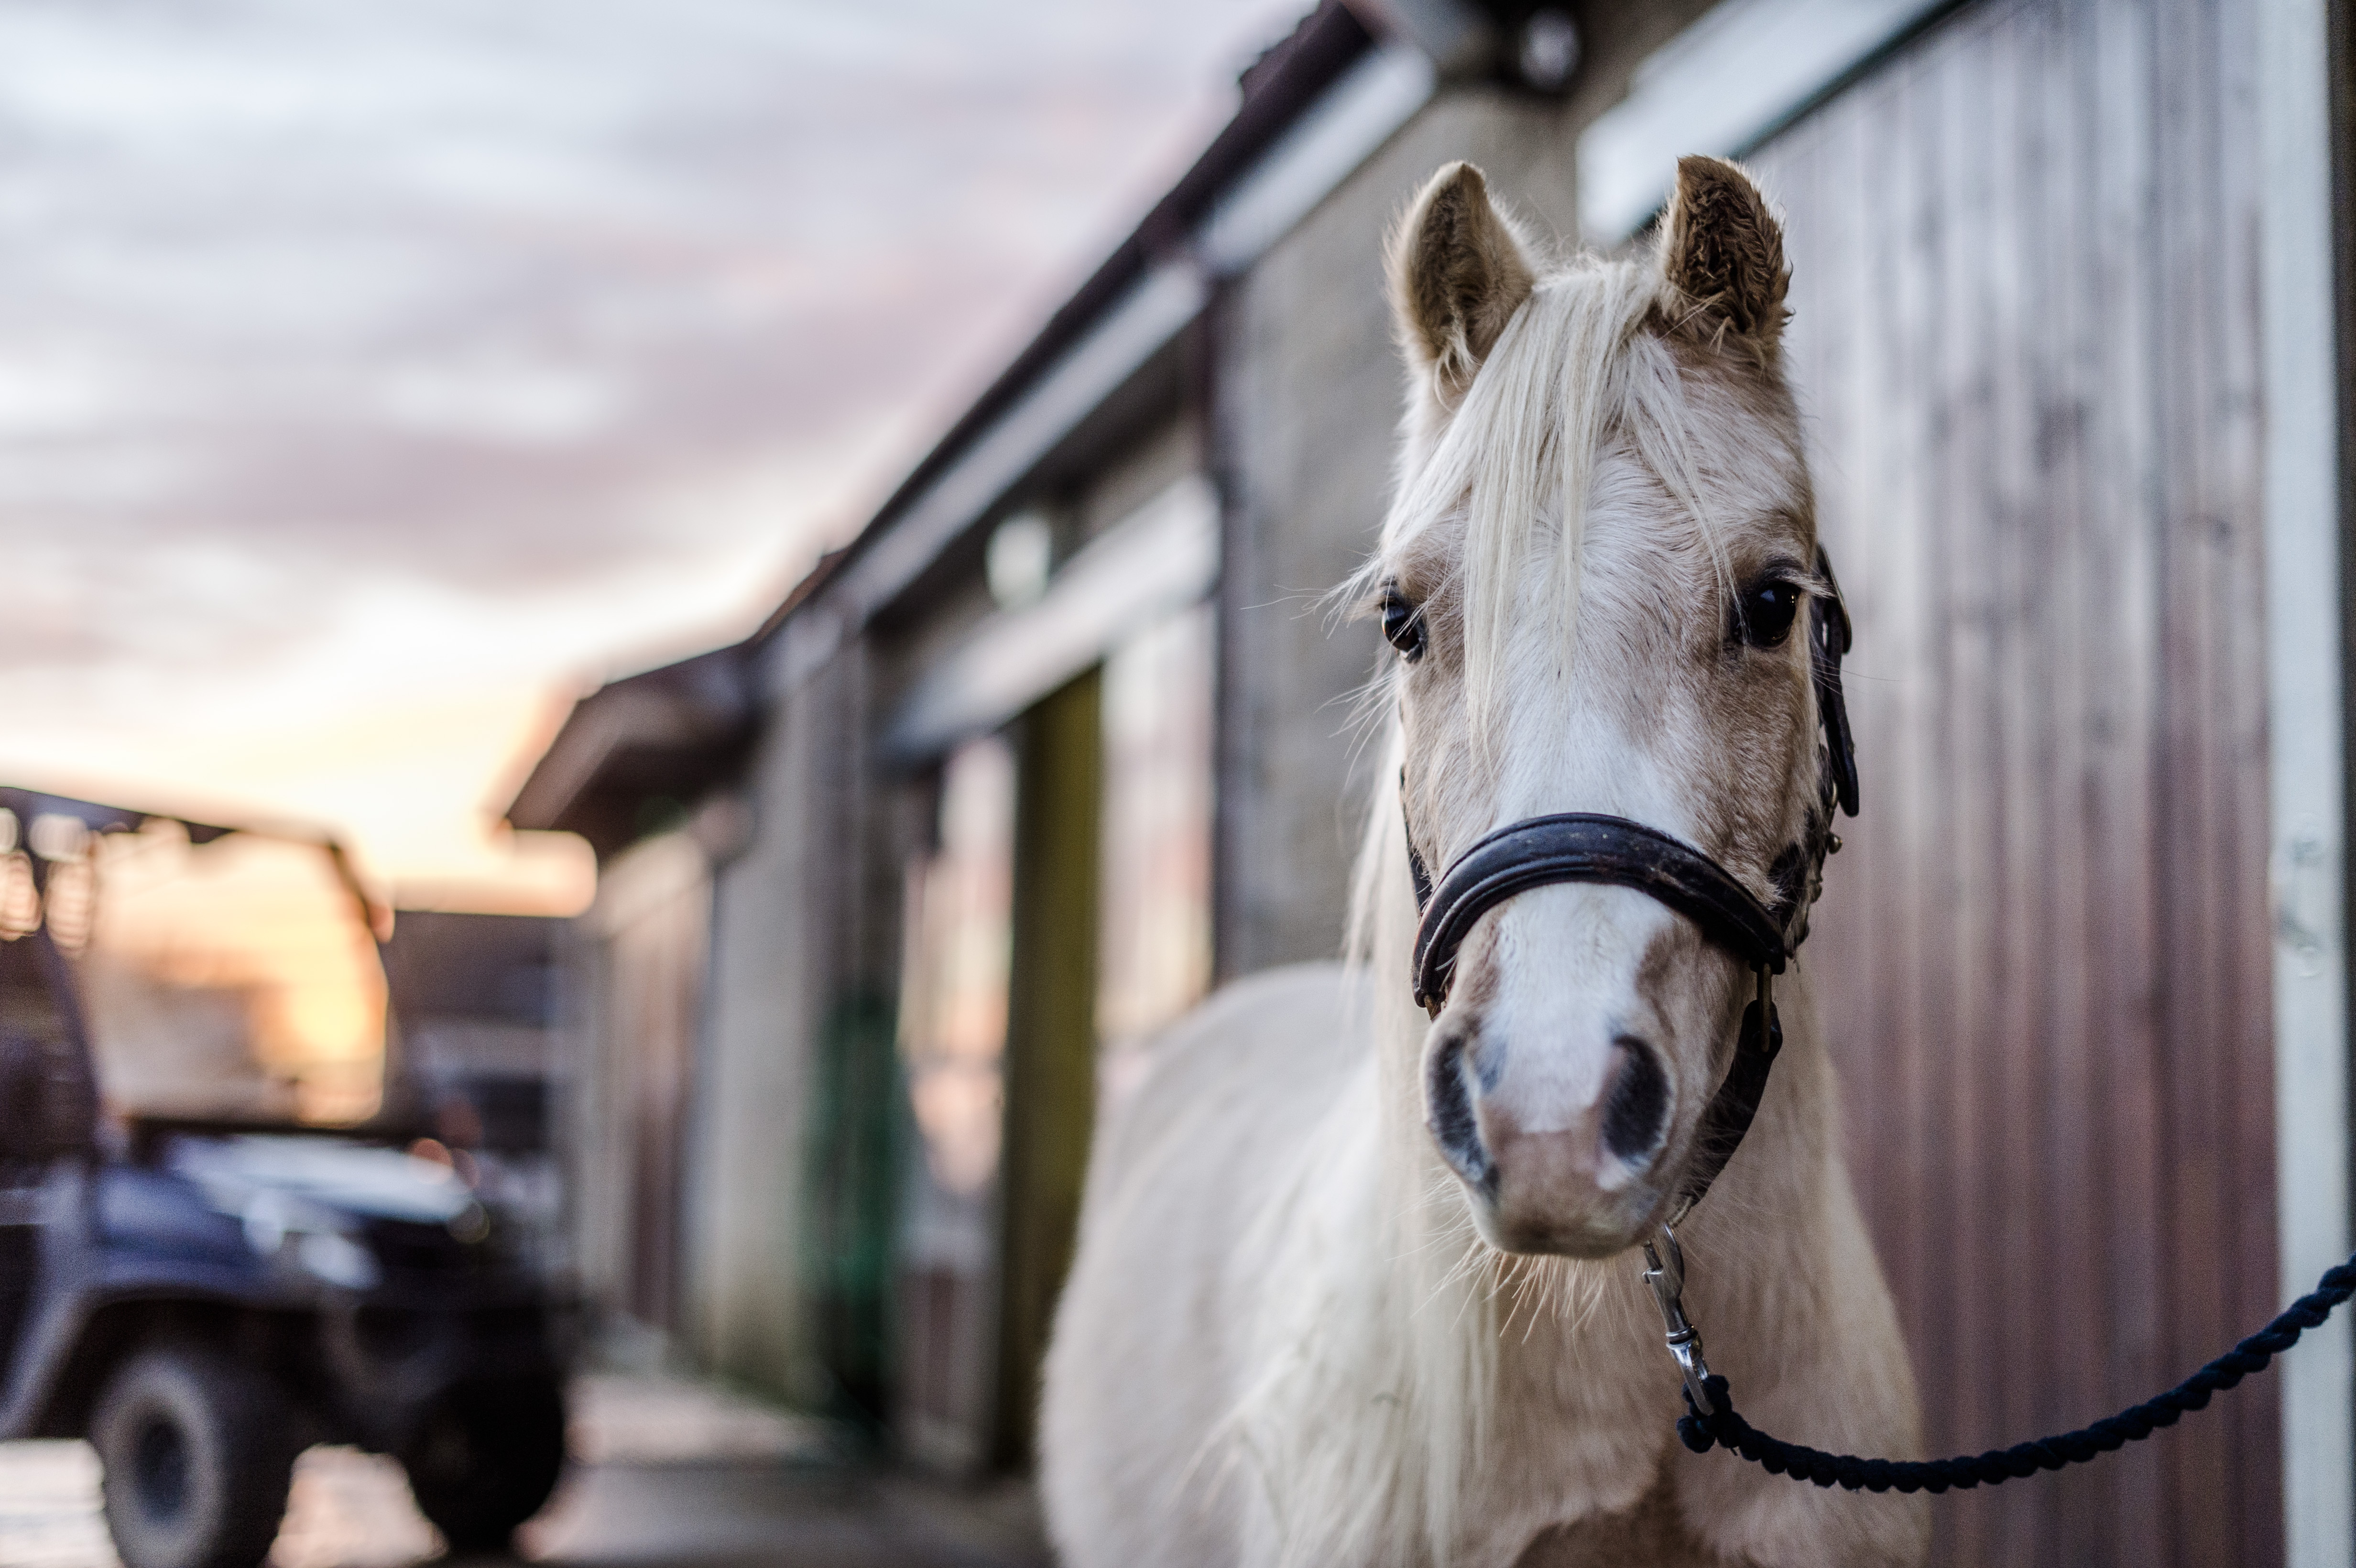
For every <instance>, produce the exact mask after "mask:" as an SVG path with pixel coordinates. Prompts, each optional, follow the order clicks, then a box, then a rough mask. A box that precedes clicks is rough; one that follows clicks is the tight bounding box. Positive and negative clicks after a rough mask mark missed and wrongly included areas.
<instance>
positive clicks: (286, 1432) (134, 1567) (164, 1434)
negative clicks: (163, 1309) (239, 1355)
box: [90, 1345, 300, 1568]
mask: <svg viewBox="0 0 2356 1568" xmlns="http://www.w3.org/2000/svg"><path fill="white" fill-rule="evenodd" d="M90 1440H91V1446H93V1447H95V1448H96V1449H97V1450H98V1457H99V1461H100V1463H101V1464H102V1466H103V1467H104V1468H105V1477H106V1478H105V1484H104V1494H105V1500H106V1529H107V1533H108V1534H110V1535H112V1537H113V1538H114V1550H115V1552H116V1553H117V1554H118V1555H120V1556H121V1557H122V1559H123V1563H124V1568H254V1565H255V1564H256V1563H260V1562H261V1561H262V1559H263V1558H264V1557H265V1556H267V1555H269V1552H270V1543H271V1542H272V1541H274V1540H276V1539H277V1537H278V1526H279V1523H280V1521H281V1520H284V1518H285V1515H286V1488H287V1484H288V1482H289V1480H290V1479H291V1478H292V1477H293V1475H294V1470H295V1454H296V1453H297V1451H298V1449H299V1446H300V1445H299V1440H298V1439H297V1438H296V1437H295V1421H294V1419H293V1412H292V1411H290V1410H289V1408H288V1406H287V1403H286V1398H285V1395H284V1392H281V1391H280V1389H279V1388H278V1386H277V1385H276V1384H275V1383H274V1382H273V1381H271V1379H270V1377H269V1375H268V1374H266V1373H263V1372H260V1371H253V1370H252V1369H249V1368H244V1367H241V1366H239V1365H237V1364H236V1363H235V1362H233V1361H231V1360H228V1359H227V1358H226V1357H222V1356H220V1355H217V1354H215V1353H214V1352H212V1351H210V1350H208V1349H202V1348H200V1347H197V1346H188V1345H157V1346H154V1347H151V1348H149V1349H144V1350H141V1351H139V1352H138V1353H137V1354H135V1355H134V1356H133V1357H132V1358H131V1359H130V1360H127V1361H125V1362H123V1365H122V1366H121V1367H120V1368H118V1369H117V1370H116V1371H115V1372H114V1375H113V1376H112V1378H110V1379H109V1380H108V1381H107V1384H106V1389H105V1392H103V1393H102V1394H101V1395H100V1396H99V1401H98V1406H97V1410H96V1413H95V1414H94V1415H93V1416H92V1417H91V1424H90Z"/></svg>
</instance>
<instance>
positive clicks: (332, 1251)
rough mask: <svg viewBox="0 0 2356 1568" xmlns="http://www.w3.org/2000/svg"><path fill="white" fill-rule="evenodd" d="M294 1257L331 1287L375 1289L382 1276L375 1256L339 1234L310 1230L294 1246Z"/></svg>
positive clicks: (359, 1244)
mask: <svg viewBox="0 0 2356 1568" xmlns="http://www.w3.org/2000/svg"><path fill="white" fill-rule="evenodd" d="M295 1261H296V1262H297V1263H300V1264H302V1265H303V1266H304V1268H305V1269H307V1270H308V1271H310V1273H312V1274H313V1275H316V1276H317V1277H318V1278H320V1279H323V1280H325V1281H327V1283H328V1284H329V1285H342V1286H343V1287H344V1288H345V1289H346V1290H373V1289H375V1288H376V1285H377V1281H378V1280H379V1279H380V1278H382V1277H383V1276H382V1274H381V1273H380V1271H379V1269H378V1268H377V1266H376V1254H375V1253H371V1252H369V1250H368V1248H367V1247H366V1246H364V1245H362V1244H361V1243H359V1242H356V1241H354V1240H352V1239H351V1238H350V1237H349V1236H347V1235H345V1234H343V1233H342V1232H339V1231H307V1232H304V1233H303V1235H302V1236H301V1237H300V1238H298V1239H297V1240H296V1242H295Z"/></svg>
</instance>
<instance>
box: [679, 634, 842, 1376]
mask: <svg viewBox="0 0 2356 1568" xmlns="http://www.w3.org/2000/svg"><path fill="white" fill-rule="evenodd" d="M861 676H862V660H861V659H860V657H859V656H858V654H857V651H856V650H855V649H854V650H852V651H850V652H847V653H845V654H844V655H842V656H839V657H837V658H836V659H835V660H834V662H832V663H831V664H830V665H829V666H827V667H825V668H824V669H823V670H821V671H819V674H818V675H817V676H816V677H814V678H813V679H811V680H810V681H809V683H808V684H807V685H805V686H804V687H803V688H801V689H799V690H798V691H796V692H794V693H793V694H792V695H791V696H790V697H788V698H787V699H785V700H784V701H783V702H781V703H779V704H778V705H777V707H776V709H774V710H773V713H772V717H771V721H770V723H769V725H768V727H767V730H766V733H765V734H764V735H763V737H762V740H761V742H760V746H759V749H758V752H757V753H756V756H755V763H754V765H753V767H752V768H751V770H750V773H749V787H750V797H749V799H748V800H747V801H746V803H745V804H746V805H747V806H749V822H748V824H747V826H748V830H749V831H748V834H747V837H746V838H745V842H744V846H743V848H742V849H741V851H740V852H739V853H737V854H736V855H735V856H734V858H733V859H728V860H726V861H725V862H724V863H723V865H722V866H721V867H720V869H719V870H718V872H717V874H716V876H715V887H714V906H713V914H714V919H713V941H712V982H711V992H710V998H711V999H710V1011H709V1014H708V1017H707V1019H706V1022H705V1027H704V1036H703V1042H702V1058H701V1072H700V1073H699V1076H698V1084H697V1090H698V1098H697V1105H696V1134H697V1136H696V1138H695V1149H696V1158H695V1162H694V1166H693V1168H692V1170H691V1177H690V1191H689V1198H688V1211H689V1213H690V1215H691V1231H690V1233H689V1238H688V1240H689V1264H688V1268H689V1277H690V1286H689V1300H690V1318H689V1322H690V1336H691V1343H692V1348H693V1349H694V1351H695V1353H696V1355H697V1358H698V1359H699V1360H701V1362H702V1363H703V1364H705V1365H706V1366H708V1367H710V1368H712V1369H713V1370H715V1371H721V1372H723V1373H725V1374H727V1375H730V1376H732V1377H736V1378H741V1379H743V1380H744V1381H747V1382H751V1383H754V1384H755V1385H758V1386H760V1387H763V1388H766V1389H768V1390H771V1391H773V1392H776V1393H778V1394H780V1395H782V1396H784V1397H786V1398H788V1399H792V1400H796V1401H799V1402H804V1403H819V1402H821V1401H822V1400H823V1399H824V1397H825V1393H826V1390H825V1387H824V1379H823V1377H822V1375H821V1374H820V1372H819V1368H818V1366H817V1359H816V1349H815V1344H814V1338H813V1336H814V1328H813V1325H812V1323H811V1322H810V1320H809V1313H808V1311H807V1307H808V1301H807V1293H806V1292H805V1291H804V1290H803V1288H802V1279H801V1268H800V1260H801V1255H802V1250H803V1244H804V1241H805V1238H804V1236H803V1235H802V1221H803V1214H804V1202H803V1199H804V1192H803V1188H804V1180H805V1176H806V1172H805V1170H804V1160H803V1151H804V1149H805V1147H806V1137H807V1132H808V1128H809V1122H810V1117H811V1105H810V1095H811V1089H812V1081H811V1068H812V1063H813V1061H814V1060H815V1053H816V1049H817V1042H818V1040H819V1030H820V1029H821V1028H822V1026H823V1024H824V1020H825V1018H826V1014H827V1009H828V1008H829V1006H830V1003H831V1002H832V1000H833V999H834V997H835V995H836V993H837V991H838V990H839V988H840V976H841V974H842V972H843V969H844V966H845V963H846V952H845V949H846V947H847V945H848V943H847V941H846V938H848V937H849V936H850V935H851V929H850V928H851V919H852V912H853V911H854V909H855V908H856V905H857V902H858V900H857V896H856V862H857V860H858V859H859V858H858V856H857V855H856V854H851V853H845V852H844V851H845V849H846V848H847V847H848V846H849V845H850V844H851V843H853V842H855V835H854V832H853V831H852V830H851V828H850V827H849V826H848V824H849V819H850V818H851V817H852V816H853V815H854V810H853V808H854V806H855V803H856V801H857V799H858V794H859V792H858V788H857V784H858V780H857V775H856V773H855V771H854V770H855V767H856V762H857V759H858V757H859V756H860V755H861V752H862V747H861V745H860V739H861V737H862V736H863V734H864V732H865V725H864V716H863V706H864V705H863V702H862V678H861Z"/></svg>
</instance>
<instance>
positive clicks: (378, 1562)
mask: <svg viewBox="0 0 2356 1568" xmlns="http://www.w3.org/2000/svg"><path fill="white" fill-rule="evenodd" d="M573 1451H574V1455H575V1457H576V1461H577V1462H576V1464H575V1465H574V1467H573V1473H572V1474H571V1475H570V1476H569V1477H567V1479H566V1481H565V1483H564V1486H563V1487H562V1488H561V1489H560V1490H559V1492H558V1493H557V1496H556V1499H555V1500H554V1501H553V1502H552V1504H551V1505H550V1507H549V1509H548V1511H547V1512H546V1513H544V1514H542V1515H541V1517H540V1518H539V1519H537V1520H533V1521H532V1522H531V1523H530V1524H529V1525H527V1526H526V1527H525V1528H524V1530H523V1531H522V1532H521V1534H520V1536H519V1541H518V1544H519V1548H520V1549H521V1551H522V1552H523V1554H524V1556H525V1558H526V1559H527V1560H529V1561H531V1562H537V1563H555V1564H565V1563H577V1564H581V1565H583V1568H591V1565H596V1568H755V1565H757V1568H804V1565H808V1568H885V1565H887V1564H888V1565H892V1568H899V1565H902V1564H905V1565H907V1568H1044V1565H1045V1564H1046V1563H1047V1562H1048V1556H1047V1552H1046V1551H1045V1549H1044V1546H1043V1545H1042V1544H1041V1537H1040V1531H1039V1523H1038V1515H1037V1510H1036V1508H1035V1506H1034V1505H1033V1501H1032V1499H1031V1494H1030V1492H1029V1490H1028V1488H1023V1487H1020V1486H1013V1485H1007V1484H1000V1485H996V1486H991V1487H986V1488H962V1487H952V1486H947V1485H943V1484H940V1483H937V1482H929V1481H926V1480H923V1479H920V1478H917V1477H910V1476H904V1475H895V1474H891V1473H886V1472H879V1471H876V1470H873V1469H872V1468H862V1467H855V1466H851V1465H847V1464H844V1463H843V1462H841V1459H840V1458H839V1456H837V1454H836V1451H835V1447H834V1445H833V1443H832V1440H831V1435H830V1433H828V1432H827V1431H826V1429H825V1428H823V1427H822V1426H819V1425H818V1424H812V1423H808V1422H803V1421H799V1420H797V1419H796V1418H794V1417H791V1416H785V1415H780V1414H778V1413H775V1412H773V1411H770V1410H767V1409H766V1408H763V1407H761V1406H759V1405H755V1404H753V1403H749V1402H745V1401H741V1400H736V1399H733V1398H731V1397H729V1396H727V1395H725V1394H721V1393H717V1392H713V1391H711V1390H708V1389H703V1388H700V1387H697V1386H695V1385H692V1384H687V1383H680V1382H676V1381H667V1380H663V1379H659V1378H648V1377H611V1376H601V1377H594V1378H586V1379H584V1380H582V1381H581V1383H580V1384H579V1386H578V1388H577V1389H576V1392H575V1395H574V1422H573ZM440 1551H441V1541H440V1538H439V1537H438V1536H436V1535H435V1533H434V1528H433V1527H432V1526H431V1525H429V1524H427V1523H426V1522H425V1520H423V1518H422V1517H421V1516H420V1515H419V1514H418V1512H417V1509H416V1505H415V1504H414V1503H412V1501H411V1500H410V1497H409V1488H408V1485H407V1483H406V1482H405V1481H403V1480H402V1474H401V1467H399V1466H398V1465H395V1464H394V1463H393V1462H392V1461H391V1460H390V1459H384V1458H380V1457H377V1456H371V1455H367V1454H362V1453H359V1451H357V1450H355V1449H349V1448H315V1449H313V1450H311V1452H309V1453H307V1454H305V1456H303V1459H302V1462H301V1463H300V1464H299V1465H298V1466H297V1467H296V1469H295V1488H294V1492H293V1495H292V1497H291V1498H290V1499H288V1505H287V1512H286V1523H285V1526H284V1529H283V1530H282V1531H280V1533H279V1537H278V1543H277V1545H276V1546H275V1547H274V1548H273V1550H272V1552H271V1561H272V1563H273V1564H274V1565H275V1568H409V1565H410V1564H412V1563H423V1562H426V1561H429V1560H431V1559H434V1558H435V1557H437V1556H438V1555H439V1554H440ZM501 1561H504V1560H501ZM0 1565H5V1568H118V1564H117V1563H116V1560H115V1557H114V1553H113V1552H112V1551H111V1550H109V1548H108V1546H107V1541H106V1527H105V1524H104V1523H103V1521H102V1520H101V1519H100V1517H99V1512H98V1461H97V1458H96V1456H94V1455H92V1454H91V1451H90V1449H89V1448H88V1447H87V1446H85V1445H82V1444H79V1443H10V1444H0ZM482 1568H491V1564H490V1563H484V1564H482Z"/></svg>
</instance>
